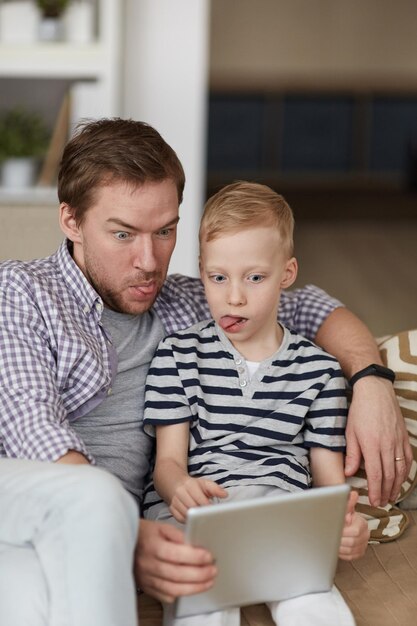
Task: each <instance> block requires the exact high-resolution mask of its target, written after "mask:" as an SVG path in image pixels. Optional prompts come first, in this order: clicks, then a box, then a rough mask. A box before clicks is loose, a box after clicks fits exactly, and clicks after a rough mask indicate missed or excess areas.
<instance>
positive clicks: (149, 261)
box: [133, 237, 157, 272]
mask: <svg viewBox="0 0 417 626" xmlns="http://www.w3.org/2000/svg"><path fill="white" fill-rule="evenodd" d="M133 265H134V267H135V268H136V269H140V270H143V271H144V272H154V271H155V270H156V268H157V262H156V257H155V249H154V242H153V240H152V238H150V237H143V238H139V240H138V241H137V243H136V247H135V254H134V258H133Z"/></svg>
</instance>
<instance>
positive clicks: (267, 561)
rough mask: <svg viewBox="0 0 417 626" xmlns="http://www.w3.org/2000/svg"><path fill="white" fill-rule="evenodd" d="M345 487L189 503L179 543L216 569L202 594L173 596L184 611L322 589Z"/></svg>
mask: <svg viewBox="0 0 417 626" xmlns="http://www.w3.org/2000/svg"><path fill="white" fill-rule="evenodd" d="M348 494H349V486H348V485H337V486H332V487H321V488H317V489H308V490H306V491H300V492H297V493H288V494H281V495H276V496H270V497H267V498H256V499H250V500H245V501H238V502H230V503H227V502H226V503H223V504H218V505H209V506H205V507H198V508H192V509H190V510H189V512H188V518H187V524H186V541H187V542H188V543H191V544H193V545H198V546H203V547H205V548H207V549H208V550H210V552H211V553H212V554H213V557H214V559H215V560H216V563H217V567H218V570H219V573H218V576H217V578H216V582H215V584H214V586H213V587H212V588H211V589H210V590H209V591H206V592H204V593H200V594H196V595H193V596H184V597H181V598H178V600H177V601H176V605H175V610H174V612H175V616H176V617H185V616H187V615H195V614H199V613H207V612H211V611H217V610H220V609H223V608H226V607H231V606H243V605H245V604H255V603H258V602H267V601H274V600H283V599H287V598H292V597H295V596H299V595H304V594H306V593H314V592H322V591H327V590H329V589H330V588H331V586H332V584H333V578H334V575H335V571H336V565H337V558H338V551H339V545H340V538H341V533H342V529H343V523H344V516H345V512H346V503H347V498H348Z"/></svg>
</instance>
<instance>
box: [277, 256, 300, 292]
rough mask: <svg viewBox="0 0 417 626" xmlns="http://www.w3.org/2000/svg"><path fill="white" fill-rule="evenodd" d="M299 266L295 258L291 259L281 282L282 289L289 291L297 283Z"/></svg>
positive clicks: (286, 265) (287, 263)
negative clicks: (288, 288)
mask: <svg viewBox="0 0 417 626" xmlns="http://www.w3.org/2000/svg"><path fill="white" fill-rule="evenodd" d="M297 272H298V264H297V259H296V258H295V257H291V259H288V261H287V262H286V264H285V268H284V273H283V275H282V280H281V289H287V287H291V285H292V284H293V283H294V282H295V279H296V278H297Z"/></svg>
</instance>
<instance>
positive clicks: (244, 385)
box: [239, 379, 248, 387]
mask: <svg viewBox="0 0 417 626" xmlns="http://www.w3.org/2000/svg"><path fill="white" fill-rule="evenodd" d="M247 384H248V383H247V381H246V380H245V379H243V380H241V381H240V382H239V385H240V386H241V387H246V385H247Z"/></svg>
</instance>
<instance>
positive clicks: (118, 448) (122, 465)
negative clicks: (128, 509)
mask: <svg viewBox="0 0 417 626" xmlns="http://www.w3.org/2000/svg"><path fill="white" fill-rule="evenodd" d="M101 323H102V325H103V326H104V329H105V330H106V333H107V334H109V335H110V336H111V338H112V342H113V345H114V347H115V349H116V352H117V357H118V366H117V376H116V378H115V382H114V385H113V388H112V390H111V393H110V395H108V396H107V397H106V399H105V400H103V402H102V403H101V404H99V406H97V407H96V408H94V409H93V410H92V411H90V413H87V414H86V415H84V416H83V417H81V418H79V419H77V420H75V421H74V422H72V424H71V426H72V428H74V430H75V431H76V432H77V433H78V435H79V436H80V437H81V438H82V440H83V441H84V443H85V445H86V447H87V449H88V450H89V452H91V454H92V455H93V456H94V458H95V459H96V462H97V465H98V466H99V467H103V468H104V469H106V470H108V471H109V472H111V473H112V474H114V475H115V476H117V477H118V478H119V479H120V480H121V482H122V483H123V485H124V486H125V488H126V489H127V490H128V491H130V493H131V494H132V495H133V496H134V497H135V498H136V499H137V501H138V502H139V501H140V499H141V496H142V492H143V486H144V479H145V476H146V475H147V473H148V471H149V461H150V456H151V453H152V446H153V444H152V440H151V439H150V438H149V437H148V436H147V435H146V434H145V433H144V432H143V429H142V420H143V405H144V394H145V380H146V375H147V373H148V369H149V365H150V362H151V360H152V357H153V355H154V352H155V349H156V346H157V345H158V343H159V341H160V340H161V339H162V338H163V337H164V335H165V332H164V329H163V326H162V324H161V322H160V320H159V318H158V317H157V316H156V314H155V313H153V312H147V313H143V314H141V315H126V314H122V313H116V312H114V311H111V310H110V309H107V308H105V309H104V311H103V314H102V318H101Z"/></svg>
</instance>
